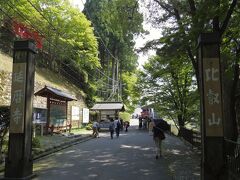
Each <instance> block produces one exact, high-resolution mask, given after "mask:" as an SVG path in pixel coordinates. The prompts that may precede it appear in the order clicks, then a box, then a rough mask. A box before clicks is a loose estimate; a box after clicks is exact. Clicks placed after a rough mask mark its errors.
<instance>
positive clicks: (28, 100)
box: [5, 41, 36, 179]
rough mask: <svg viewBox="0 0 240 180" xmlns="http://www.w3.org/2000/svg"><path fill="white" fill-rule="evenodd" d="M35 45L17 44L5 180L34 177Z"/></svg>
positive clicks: (14, 55)
mask: <svg viewBox="0 0 240 180" xmlns="http://www.w3.org/2000/svg"><path fill="white" fill-rule="evenodd" d="M35 53H36V52H35V44H34V43H33V42H32V41H16V42H15V43H14V54H13V72H12V90H11V116H10V129H9V145H8V157H7V158H6V165H5V179H30V178H31V177H32V169H33V167H32V165H33V161H32V117H33V116H32V112H33V108H32V103H33V91H34V74H35V61H34V54H35Z"/></svg>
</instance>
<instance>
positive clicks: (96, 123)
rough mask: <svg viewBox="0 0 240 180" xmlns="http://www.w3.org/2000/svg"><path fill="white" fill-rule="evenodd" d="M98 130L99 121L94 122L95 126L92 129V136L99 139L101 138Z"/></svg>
mask: <svg viewBox="0 0 240 180" xmlns="http://www.w3.org/2000/svg"><path fill="white" fill-rule="evenodd" d="M98 128H99V123H98V122H97V121H94V122H93V125H92V129H93V133H92V135H93V137H98V138H99V132H98Z"/></svg>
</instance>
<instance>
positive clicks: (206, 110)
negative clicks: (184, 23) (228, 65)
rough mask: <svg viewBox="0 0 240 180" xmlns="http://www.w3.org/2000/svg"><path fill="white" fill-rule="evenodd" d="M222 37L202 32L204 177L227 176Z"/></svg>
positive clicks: (200, 65) (200, 63) (200, 46)
mask: <svg viewBox="0 0 240 180" xmlns="http://www.w3.org/2000/svg"><path fill="white" fill-rule="evenodd" d="M219 44H220V37H219V34H218V33H203V34H201V35H200V37H199V56H200V59H199V68H200V69H199V70H200V71H199V72H200V80H201V82H200V84H201V85H200V86H201V87H200V89H201V115H202V121H201V123H202V129H201V132H202V175H201V178H202V179H203V180H212V179H216V180H221V179H225V178H226V177H225V172H224V169H225V168H224V146H223V145H224V139H223V108H222V107H223V103H222V86H221V63H220V47H219Z"/></svg>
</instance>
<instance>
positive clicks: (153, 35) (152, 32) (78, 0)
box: [70, 0, 161, 69]
mask: <svg viewBox="0 0 240 180" xmlns="http://www.w3.org/2000/svg"><path fill="white" fill-rule="evenodd" d="M70 2H71V3H72V4H73V6H77V7H78V8H79V9H80V10H81V11H82V10H83V6H84V4H83V3H85V2H86V0H70ZM140 2H141V1H140ZM140 11H141V12H142V13H143V14H144V22H143V28H144V29H145V30H147V31H149V34H148V35H145V36H144V37H142V36H139V37H136V38H135V41H136V45H135V48H136V49H138V48H140V47H143V46H144V44H145V43H146V42H147V41H150V40H153V39H159V38H160V36H161V32H160V30H159V29H154V28H152V27H151V24H149V23H147V20H146V16H147V15H148V14H147V10H146V8H144V7H143V6H141V5H140ZM152 55H155V51H153V50H150V51H148V52H147V53H144V54H143V53H139V54H138V63H139V66H138V68H140V69H141V68H142V65H143V64H144V63H145V62H146V61H147V59H148V58H149V57H151V56H152Z"/></svg>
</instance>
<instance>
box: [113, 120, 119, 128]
mask: <svg viewBox="0 0 240 180" xmlns="http://www.w3.org/2000/svg"><path fill="white" fill-rule="evenodd" d="M118 122H119V123H120V120H119V119H116V120H114V127H115V128H117V123H118Z"/></svg>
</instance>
